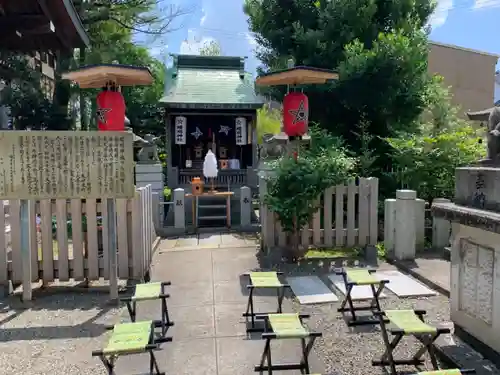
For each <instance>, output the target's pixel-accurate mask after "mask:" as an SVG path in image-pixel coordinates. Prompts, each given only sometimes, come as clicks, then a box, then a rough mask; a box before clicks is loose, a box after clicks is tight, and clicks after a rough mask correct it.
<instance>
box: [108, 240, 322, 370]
mask: <svg viewBox="0 0 500 375" xmlns="http://www.w3.org/2000/svg"><path fill="white" fill-rule="evenodd" d="M218 236H219V238H221V239H222V237H221V235H218ZM223 236H231V235H223ZM216 237H217V235H216ZM224 238H226V237H224ZM233 239H234V241H238V240H239V239H238V238H237V237H234V236H233ZM182 241H184V240H182ZM182 241H181V243H182ZM192 241H193V242H194V240H192ZM198 241H199V239H198ZM214 241H216V240H214ZM221 241H222V240H221ZM226 241H230V238H229V237H227V238H226ZM248 241H250V240H248ZM178 242H179V241H176V243H178ZM243 243H245V239H244V238H243ZM221 244H222V242H220V243H219V245H218V246H220V245H221ZM175 247H176V246H172V244H171V241H169V240H164V241H163V242H162V243H161V244H160V249H159V250H158V251H157V252H156V255H155V258H154V262H153V270H152V278H153V281H165V280H170V281H171V282H172V286H171V287H169V290H168V292H169V293H170V295H171V298H170V299H169V301H168V306H169V310H170V312H171V316H172V318H173V320H174V322H175V326H174V327H172V328H170V330H169V335H170V336H172V337H173V342H172V343H166V344H163V349H162V350H161V351H159V352H158V354H157V355H158V359H159V362H160V367H161V369H162V370H164V371H166V372H167V374H176V375H184V374H185V375H188V374H189V375H197V374H200V375H201V374H203V375H238V374H241V375H243V374H245V375H247V374H253V373H255V372H254V369H253V368H254V366H255V365H257V364H258V362H259V360H260V356H261V354H262V350H263V349H264V341H263V340H261V339H260V337H258V336H257V337H254V338H249V337H247V335H246V331H245V323H244V318H242V316H241V314H242V313H243V312H244V311H245V308H246V302H247V298H248V297H247V296H248V295H247V291H246V284H247V282H246V281H244V280H240V275H241V274H242V273H244V272H247V271H249V270H252V269H259V265H258V262H257V258H256V251H257V250H256V246H255V245H254V246H248V244H247V245H246V247H243V246H239V247H238V246H236V247H232V248H228V247H222V248H221V247H217V246H215V248H212V249H207V248H200V247H198V246H195V247H190V248H188V247H187V246H184V244H182V247H181V246H177V249H175ZM180 249H183V250H180ZM255 301H256V303H257V305H256V306H257V308H261V309H262V310H260V311H271V310H274V309H275V308H276V307H275V306H276V296H275V295H274V296H270V295H269V296H263V295H260V296H257V297H256V298H255ZM283 307H284V311H290V312H291V311H292V307H291V302H290V301H289V300H286V301H285V302H284V305H283ZM138 309H139V310H138V319H149V318H157V317H158V316H159V311H160V310H159V304H158V303H154V302H151V303H149V302H145V303H143V304H140V305H139V306H138ZM272 353H273V360H274V361H276V362H281V363H283V362H285V363H286V362H297V361H298V360H299V359H300V343H299V342H297V340H281V341H277V342H276V343H275V345H274V344H273V352H272ZM310 360H311V362H312V363H311V367H312V368H311V370H314V371H317V372H318V371H319V372H321V371H322V369H321V368H318V367H320V365H319V361H318V359H317V358H316V357H315V354H314V353H311V358H310ZM147 369H148V356H147V355H136V356H129V357H128V358H127V357H123V358H120V360H119V361H118V364H117V373H118V374H121V373H123V374H130V373H134V371H135V372H137V373H140V372H141V371H144V370H147ZM286 373H287V374H289V375H294V374H299V372H298V371H297V372H296V371H287V372H286Z"/></svg>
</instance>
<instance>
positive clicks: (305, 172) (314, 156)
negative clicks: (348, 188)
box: [264, 129, 355, 257]
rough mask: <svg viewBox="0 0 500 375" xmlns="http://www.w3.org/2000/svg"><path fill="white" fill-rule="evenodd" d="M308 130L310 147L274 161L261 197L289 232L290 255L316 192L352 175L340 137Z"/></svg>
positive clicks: (315, 201) (295, 249)
mask: <svg viewBox="0 0 500 375" xmlns="http://www.w3.org/2000/svg"><path fill="white" fill-rule="evenodd" d="M311 134H312V142H313V143H312V147H311V149H310V150H308V151H301V152H300V154H299V157H298V158H297V160H295V159H294V158H293V157H283V158H282V159H281V160H279V161H278V162H276V165H275V174H274V175H273V176H272V177H270V178H269V179H268V185H267V187H268V192H267V195H266V197H265V198H264V199H265V202H266V204H267V205H268V207H269V209H270V210H271V211H273V212H275V213H276V215H277V217H278V220H279V221H280V223H281V226H282V228H283V230H284V231H285V232H287V233H288V234H289V235H290V236H291V243H292V250H293V254H292V257H295V256H297V255H298V250H299V249H298V244H299V241H298V234H299V231H300V229H301V228H302V227H304V225H306V224H307V223H309V222H310V220H311V219H312V215H313V214H314V213H315V212H316V211H317V210H318V208H319V204H320V202H319V197H320V195H321V194H322V193H323V191H324V190H325V189H326V188H328V187H330V186H333V185H337V184H341V183H344V182H345V181H346V180H348V179H349V178H350V177H352V171H353V168H354V165H355V161H354V159H353V158H350V157H348V156H347V153H346V151H345V150H344V149H343V147H342V144H341V142H340V140H338V139H335V138H333V137H331V136H330V135H329V134H328V133H327V132H326V131H324V130H317V129H315V130H312V131H311ZM318 137H320V138H319V139H318ZM316 140H317V143H315V142H316Z"/></svg>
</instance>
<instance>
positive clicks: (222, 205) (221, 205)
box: [198, 204, 227, 209]
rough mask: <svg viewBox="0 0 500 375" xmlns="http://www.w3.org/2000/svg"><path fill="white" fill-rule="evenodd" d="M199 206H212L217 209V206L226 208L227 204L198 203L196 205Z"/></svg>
mask: <svg viewBox="0 0 500 375" xmlns="http://www.w3.org/2000/svg"><path fill="white" fill-rule="evenodd" d="M198 207H199V208H201V209H202V208H214V209H218V208H226V207H227V206H226V205H225V204H199V205H198Z"/></svg>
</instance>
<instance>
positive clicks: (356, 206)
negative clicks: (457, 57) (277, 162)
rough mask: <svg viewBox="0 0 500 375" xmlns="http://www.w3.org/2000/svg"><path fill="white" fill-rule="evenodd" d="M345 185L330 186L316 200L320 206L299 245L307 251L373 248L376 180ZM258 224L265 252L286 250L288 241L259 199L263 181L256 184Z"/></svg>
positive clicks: (264, 189) (374, 243)
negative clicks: (329, 248)
mask: <svg viewBox="0 0 500 375" xmlns="http://www.w3.org/2000/svg"><path fill="white" fill-rule="evenodd" d="M358 180H359V181H358V182H357V183H356V181H351V182H350V183H349V184H347V185H338V186H332V187H330V188H328V189H326V190H325V191H324V193H323V194H321V196H320V197H319V199H320V200H321V206H320V208H319V210H318V211H317V212H316V213H315V214H314V216H313V219H312V220H311V222H310V223H309V225H307V226H305V227H304V228H302V230H301V233H300V241H301V244H302V246H304V247H308V246H313V247H332V246H335V247H354V246H364V245H376V244H377V239H378V179H377V178H373V177H372V178H359V179H358ZM259 189H260V197H261V205H260V220H261V228H262V229H261V230H262V241H263V245H264V247H265V248H267V249H270V248H272V247H275V246H280V247H281V246H286V245H287V244H288V243H289V241H290V239H289V238H288V236H287V234H286V233H285V232H284V231H283V230H282V228H281V225H280V222H279V220H277V218H276V215H275V213H274V212H272V211H271V210H270V209H269V208H268V207H267V205H265V204H264V202H263V199H262V198H263V197H264V196H265V194H266V192H267V184H266V181H265V180H264V179H261V180H260V183H259Z"/></svg>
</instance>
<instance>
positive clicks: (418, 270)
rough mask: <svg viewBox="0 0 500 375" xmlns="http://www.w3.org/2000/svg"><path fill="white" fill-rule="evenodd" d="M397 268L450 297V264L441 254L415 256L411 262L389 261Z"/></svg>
mask: <svg viewBox="0 0 500 375" xmlns="http://www.w3.org/2000/svg"><path fill="white" fill-rule="evenodd" d="M391 262H392V263H393V264H394V265H395V266H396V267H397V268H399V269H400V270H402V271H403V272H406V273H408V274H410V275H411V276H413V277H415V278H416V279H417V280H419V281H421V282H423V283H424V284H426V285H427V286H429V287H430V288H432V289H435V290H437V291H438V292H439V293H441V294H444V295H445V296H447V297H449V296H450V272H451V263H450V261H449V260H446V259H443V257H442V254H434V253H432V252H431V253H428V254H417V257H416V258H415V260H412V261H397V260H392V261H391Z"/></svg>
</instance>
